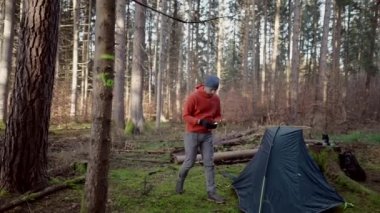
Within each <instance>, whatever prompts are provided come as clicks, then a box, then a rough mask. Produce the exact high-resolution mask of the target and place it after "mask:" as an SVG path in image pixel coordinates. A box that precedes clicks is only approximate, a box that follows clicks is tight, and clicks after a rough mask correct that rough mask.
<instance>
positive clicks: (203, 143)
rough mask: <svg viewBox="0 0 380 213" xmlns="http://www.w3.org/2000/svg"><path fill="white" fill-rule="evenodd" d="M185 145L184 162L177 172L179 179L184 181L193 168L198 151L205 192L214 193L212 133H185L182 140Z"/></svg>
mask: <svg viewBox="0 0 380 213" xmlns="http://www.w3.org/2000/svg"><path fill="white" fill-rule="evenodd" d="M184 145H185V154H186V157H185V161H184V162H183V164H182V166H181V169H180V171H179V179H180V180H182V181H184V180H185V178H186V176H187V173H188V172H189V170H190V169H191V167H193V166H194V163H195V160H196V157H197V153H198V149H199V150H200V152H201V155H202V160H203V165H204V170H205V177H206V186H207V192H209V193H215V192H216V187H215V180H214V179H215V171H214V160H213V158H214V146H213V141H212V133H192V132H186V133H185V138H184Z"/></svg>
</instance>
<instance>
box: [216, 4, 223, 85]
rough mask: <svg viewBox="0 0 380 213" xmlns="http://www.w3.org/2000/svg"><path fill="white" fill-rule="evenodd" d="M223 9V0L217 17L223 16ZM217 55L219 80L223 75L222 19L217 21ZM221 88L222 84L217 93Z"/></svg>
mask: <svg viewBox="0 0 380 213" xmlns="http://www.w3.org/2000/svg"><path fill="white" fill-rule="evenodd" d="M223 9H224V0H220V3H219V9H218V11H219V16H220V17H221V16H222V15H223V13H222V12H223ZM217 39H218V41H217V45H218V49H217V53H216V60H217V61H216V73H217V76H218V77H219V78H221V76H222V73H223V68H222V67H223V51H224V45H223V42H224V19H222V18H221V19H219V20H218V34H217ZM222 87H223V85H222V84H220V85H219V91H220V89H221V88H222Z"/></svg>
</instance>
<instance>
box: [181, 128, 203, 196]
mask: <svg viewBox="0 0 380 213" xmlns="http://www.w3.org/2000/svg"><path fill="white" fill-rule="evenodd" d="M184 146H185V160H184V161H183V163H182V166H181V169H180V170H179V174H178V180H177V184H176V192H177V193H179V194H181V193H183V184H184V182H185V178H186V176H187V173H188V172H189V170H190V169H191V167H193V166H194V163H195V159H196V157H197V152H198V134H196V133H185V138H184Z"/></svg>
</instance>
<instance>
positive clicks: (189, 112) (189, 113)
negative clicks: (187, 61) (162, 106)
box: [183, 95, 198, 125]
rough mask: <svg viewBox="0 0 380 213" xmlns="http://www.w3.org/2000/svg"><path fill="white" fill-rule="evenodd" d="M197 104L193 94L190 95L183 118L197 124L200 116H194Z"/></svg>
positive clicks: (187, 121) (189, 122)
mask: <svg viewBox="0 0 380 213" xmlns="http://www.w3.org/2000/svg"><path fill="white" fill-rule="evenodd" d="M195 104H196V100H195V97H194V96H193V95H190V96H189V97H188V98H187V100H186V102H185V104H184V108H183V119H184V120H185V122H186V123H188V124H191V125H195V124H197V121H198V118H196V117H194V112H195Z"/></svg>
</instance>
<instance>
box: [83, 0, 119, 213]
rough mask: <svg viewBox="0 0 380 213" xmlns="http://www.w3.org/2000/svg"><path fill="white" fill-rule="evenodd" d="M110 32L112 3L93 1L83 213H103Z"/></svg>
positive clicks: (111, 61) (112, 49)
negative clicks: (89, 123) (88, 144)
mask: <svg viewBox="0 0 380 213" xmlns="http://www.w3.org/2000/svg"><path fill="white" fill-rule="evenodd" d="M114 31H115V1H107V0H97V1H96V21H95V32H96V36H95V59H94V60H95V61H94V71H95V73H94V90H93V110H92V128H91V149H90V150H91V151H90V160H89V164H88V170H87V175H86V185H85V200H84V206H82V210H83V211H84V212H106V203H107V191H108V170H109V154H110V149H111V137H110V130H111V111H112V90H113V84H114V68H113V66H114V52H115V36H114V33H113V32H114Z"/></svg>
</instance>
